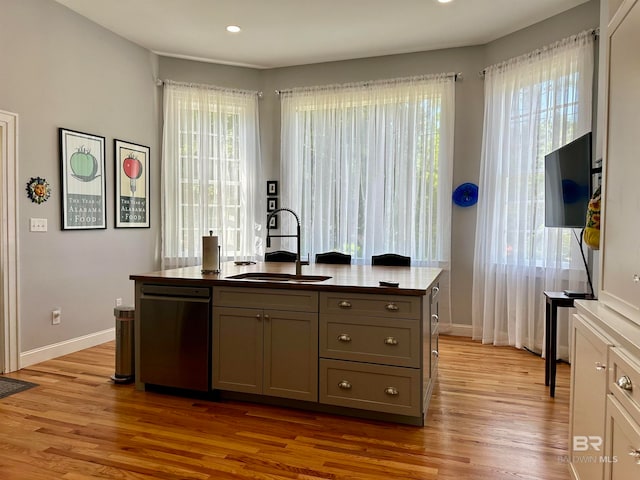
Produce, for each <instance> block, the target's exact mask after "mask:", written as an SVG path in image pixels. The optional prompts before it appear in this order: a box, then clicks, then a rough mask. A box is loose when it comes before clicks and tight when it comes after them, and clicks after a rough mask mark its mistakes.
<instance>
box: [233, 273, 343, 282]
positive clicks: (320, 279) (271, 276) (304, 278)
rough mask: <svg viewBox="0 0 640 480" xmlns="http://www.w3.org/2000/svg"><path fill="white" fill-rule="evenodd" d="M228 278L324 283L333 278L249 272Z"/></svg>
mask: <svg viewBox="0 0 640 480" xmlns="http://www.w3.org/2000/svg"><path fill="white" fill-rule="evenodd" d="M227 278H233V279H235V280H258V281H263V282H302V283H305V282H324V281H325V280H329V279H330V278H331V277H327V276H324V275H300V276H296V275H294V274H293V273H269V272H247V273H239V274H238V275H231V276H230V277H227Z"/></svg>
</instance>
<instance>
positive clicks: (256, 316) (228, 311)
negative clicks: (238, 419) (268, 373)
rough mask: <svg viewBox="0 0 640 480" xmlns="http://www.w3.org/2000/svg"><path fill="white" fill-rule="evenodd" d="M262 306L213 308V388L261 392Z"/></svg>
mask: <svg viewBox="0 0 640 480" xmlns="http://www.w3.org/2000/svg"><path fill="white" fill-rule="evenodd" d="M263 323H264V320H263V317H262V310H257V309H251V308H224V307H222V308H220V307H219V308H214V309H213V358H212V370H213V388H217V389H220V390H230V391H234V392H245V393H262V353H263V351H262V337H263Z"/></svg>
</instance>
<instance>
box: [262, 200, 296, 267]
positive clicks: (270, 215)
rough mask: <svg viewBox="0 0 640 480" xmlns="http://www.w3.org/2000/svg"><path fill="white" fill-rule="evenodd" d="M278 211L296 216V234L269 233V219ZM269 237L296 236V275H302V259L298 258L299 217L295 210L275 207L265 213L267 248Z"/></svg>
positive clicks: (269, 242)
mask: <svg viewBox="0 0 640 480" xmlns="http://www.w3.org/2000/svg"><path fill="white" fill-rule="evenodd" d="M278 212H289V213H290V214H291V215H293V216H294V217H296V222H297V223H298V226H297V229H296V234H295V235H271V234H270V233H269V230H270V228H269V220H270V219H271V217H273V216H274V215H275V214H276V213H278ZM271 237H274V238H293V237H296V248H297V251H296V277H299V276H301V275H302V260H301V259H300V218H299V217H298V215H296V212H294V211H293V210H291V209H290V208H276V209H275V210H274V211H273V212H269V215H267V248H269V247H270V246H271Z"/></svg>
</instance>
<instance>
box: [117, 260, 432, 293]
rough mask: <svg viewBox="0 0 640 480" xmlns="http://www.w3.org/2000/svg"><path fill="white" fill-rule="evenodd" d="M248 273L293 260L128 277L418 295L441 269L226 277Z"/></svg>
mask: <svg viewBox="0 0 640 480" xmlns="http://www.w3.org/2000/svg"><path fill="white" fill-rule="evenodd" d="M249 272H268V273H291V274H293V273H295V265H294V264H293V263H280V262H257V263H255V264H251V265H236V264H235V262H225V263H223V264H222V266H221V271H220V273H215V274H211V273H207V274H203V273H202V267H201V266H195V267H184V268H175V269H171V270H161V271H157V272H150V273H141V274H132V275H130V276H129V278H130V279H131V280H135V281H141V282H152V283H159V284H174V285H176V284H177V285H200V286H202V285H204V286H216V285H218V286H223V285H224V286H232V285H234V286H238V287H252V288H286V289H302V290H315V291H334V292H335V291H340V292H352V293H384V294H394V295H412V296H422V295H426V294H427V293H428V290H429V289H430V288H431V287H432V285H433V283H434V281H435V280H437V278H438V276H439V275H440V273H441V272H442V269H440V268H430V267H381V266H371V265H330V264H310V265H303V266H302V275H323V276H329V277H331V278H329V279H327V280H324V281H314V282H299V281H296V280H288V281H280V280H248V279H233V278H228V277H230V276H233V275H238V274H242V273H249ZM381 280H383V281H396V282H398V286H397V287H386V286H380V285H379V282H380V281H381Z"/></svg>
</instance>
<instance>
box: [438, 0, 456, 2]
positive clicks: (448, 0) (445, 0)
mask: <svg viewBox="0 0 640 480" xmlns="http://www.w3.org/2000/svg"><path fill="white" fill-rule="evenodd" d="M452 1H453V0H438V3H449V2H452Z"/></svg>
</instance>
